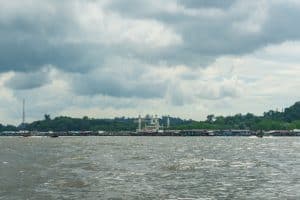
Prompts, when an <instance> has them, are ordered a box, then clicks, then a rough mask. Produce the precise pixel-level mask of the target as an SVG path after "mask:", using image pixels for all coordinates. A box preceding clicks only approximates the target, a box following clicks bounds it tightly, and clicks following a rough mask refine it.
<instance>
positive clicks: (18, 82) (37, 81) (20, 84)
mask: <svg viewBox="0 0 300 200" xmlns="http://www.w3.org/2000/svg"><path fill="white" fill-rule="evenodd" d="M49 74H50V69H49V68H47V67H46V68H43V69H41V70H40V71H35V72H29V73H24V72H16V73H14V74H13V76H12V77H11V78H10V79H9V80H7V81H6V82H5V86H6V87H9V88H11V89H14V90H28V89H34V88H38V87H42V86H44V85H46V84H49V83H50V81H51V79H50V77H49Z"/></svg>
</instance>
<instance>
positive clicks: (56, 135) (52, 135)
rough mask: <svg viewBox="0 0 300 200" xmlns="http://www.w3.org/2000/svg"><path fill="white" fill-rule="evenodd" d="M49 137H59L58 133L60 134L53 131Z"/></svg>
mask: <svg viewBox="0 0 300 200" xmlns="http://www.w3.org/2000/svg"><path fill="white" fill-rule="evenodd" d="M49 137H51V138H58V137H59V135H58V134H56V133H53V134H51V135H49Z"/></svg>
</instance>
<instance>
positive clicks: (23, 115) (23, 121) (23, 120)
mask: <svg viewBox="0 0 300 200" xmlns="http://www.w3.org/2000/svg"><path fill="white" fill-rule="evenodd" d="M24 124H25V99H23V112H22V125H24Z"/></svg>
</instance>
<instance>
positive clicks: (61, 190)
mask: <svg viewBox="0 0 300 200" xmlns="http://www.w3.org/2000/svg"><path fill="white" fill-rule="evenodd" d="M0 199H1V200H2V199H3V200H18V199H20V200H26V199H29V200H40V199H43V200H47V199H49V200H52V199H70V200H71V199H72V200H73V199H74V200H77V199H78V200H79V199H80V200H82V199H88V200H94V199H95V200H98V199H115V200H117V199H205V200H214V199H256V200H257V199H300V137H273V138H272V137H271V138H253V137H59V138H46V137H30V138H21V137H0Z"/></svg>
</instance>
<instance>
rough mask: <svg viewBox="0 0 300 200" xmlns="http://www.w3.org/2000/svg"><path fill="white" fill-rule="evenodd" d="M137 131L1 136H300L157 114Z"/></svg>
mask: <svg viewBox="0 0 300 200" xmlns="http://www.w3.org/2000/svg"><path fill="white" fill-rule="evenodd" d="M134 122H135V123H136V126H137V129H136V131H122V130H121V131H103V130H97V131H74V130H69V131H27V130H26V129H24V130H18V131H2V132H1V134H0V135H1V136H24V137H28V136H49V137H59V136H248V137H251V136H254V137H265V136H300V129H294V130H268V131H265V130H259V131H253V130H248V129H228V130H209V129H183V130H173V129H171V126H170V119H169V118H168V117H167V120H166V124H160V119H159V118H158V116H157V115H155V116H151V115H147V116H145V117H141V116H140V115H139V117H138V118H137V119H136V120H135V121H134Z"/></svg>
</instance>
